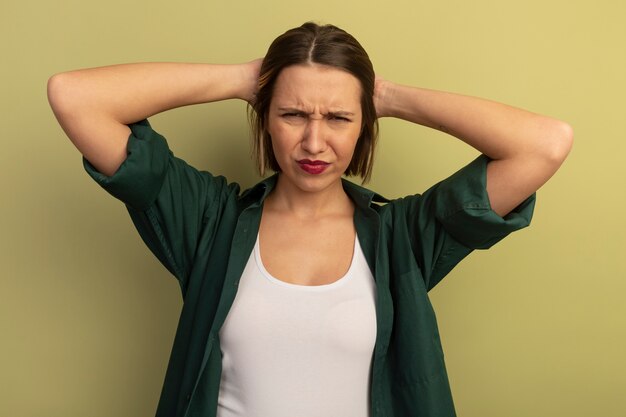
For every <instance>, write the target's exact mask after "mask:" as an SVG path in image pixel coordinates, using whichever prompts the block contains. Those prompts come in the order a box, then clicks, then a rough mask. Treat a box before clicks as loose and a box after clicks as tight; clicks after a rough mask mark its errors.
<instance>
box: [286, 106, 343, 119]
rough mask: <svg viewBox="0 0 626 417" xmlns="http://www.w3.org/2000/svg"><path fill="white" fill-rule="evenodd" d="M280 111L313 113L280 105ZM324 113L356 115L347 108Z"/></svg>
mask: <svg viewBox="0 0 626 417" xmlns="http://www.w3.org/2000/svg"><path fill="white" fill-rule="evenodd" d="M278 111H281V112H283V111H286V112H292V113H303V114H311V112H307V111H304V110H302V109H299V108H297V107H279V108H278ZM323 115H324V116H326V115H328V116H344V117H345V116H354V113H352V112H350V111H346V110H337V111H329V112H328V113H323Z"/></svg>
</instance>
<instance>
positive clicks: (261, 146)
mask: <svg viewBox="0 0 626 417" xmlns="http://www.w3.org/2000/svg"><path fill="white" fill-rule="evenodd" d="M298 65H300V66H302V65H322V66H327V67H331V68H335V69H339V70H342V71H345V72H347V73H348V74H350V75H352V76H353V77H355V78H356V79H357V80H358V83H359V85H360V88H361V96H360V104H361V111H362V118H361V119H362V123H361V128H360V135H359V138H358V141H357V143H356V146H355V149H354V154H353V157H352V160H351V161H350V164H349V165H348V167H347V169H346V171H345V174H347V175H359V176H361V177H362V178H363V180H364V181H367V179H368V178H369V177H370V175H371V171H372V163H373V156H374V147H375V143H376V137H377V133H378V122H377V118H376V109H375V107H374V100H373V95H374V83H375V74H374V69H373V67H372V63H371V61H370V59H369V57H368V55H367V53H366V52H365V50H364V49H363V47H362V46H361V45H360V44H359V43H358V41H357V40H356V39H354V37H352V35H350V34H348V33H347V32H345V31H344V30H342V29H339V28H337V27H335V26H332V25H324V26H319V25H317V24H315V23H305V24H304V25H302V26H300V27H297V28H293V29H290V30H288V31H287V32H285V33H284V34H282V35H280V36H279V37H278V38H276V39H275V40H274V42H272V44H271V45H270V47H269V49H268V51H267V54H266V55H265V57H264V59H263V64H262V66H261V71H260V78H259V90H258V92H257V97H256V100H255V102H254V104H253V105H252V108H253V109H254V111H251V112H250V119H251V124H252V128H253V133H254V152H255V156H256V159H257V164H258V166H259V169H260V171H261V172H262V173H263V172H264V170H265V169H267V168H269V169H271V170H273V171H276V172H280V171H281V169H280V166H279V164H278V162H277V160H276V157H275V156H274V152H273V149H272V138H271V135H270V134H269V130H268V115H269V109H270V105H271V103H272V98H273V95H274V91H275V85H276V81H277V80H278V78H279V75H280V74H281V72H282V71H283V70H284V69H285V68H288V67H291V66H298Z"/></svg>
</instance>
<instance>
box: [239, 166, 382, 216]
mask: <svg viewBox="0 0 626 417" xmlns="http://www.w3.org/2000/svg"><path fill="white" fill-rule="evenodd" d="M277 180H278V174H274V175H272V176H270V177H268V178H266V179H264V180H263V181H261V182H259V183H258V184H256V185H255V186H254V187H252V188H250V189H248V190H246V191H245V192H244V193H243V195H242V196H241V199H242V200H244V201H249V200H248V199H252V200H253V201H254V202H256V203H258V204H260V203H262V202H263V201H264V200H265V198H266V197H267V196H268V195H269V193H270V192H271V191H272V190H273V189H274V187H275V186H276V182H277ZM341 183H342V185H343V189H344V191H345V192H346V193H347V194H348V196H350V198H351V199H352V201H354V204H355V205H356V206H357V207H358V208H360V209H362V210H364V209H367V208H369V207H370V206H371V204H372V202H374V203H383V204H384V203H388V202H389V200H388V199H386V198H385V197H383V196H381V195H380V194H378V193H375V192H374V191H371V190H369V189H367V188H365V187H362V186H360V185H358V184H355V183H353V182H352V181H349V180H347V179H345V178H342V179H341ZM250 202H251V203H252V201H250Z"/></svg>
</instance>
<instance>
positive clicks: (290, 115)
mask: <svg viewBox="0 0 626 417" xmlns="http://www.w3.org/2000/svg"><path fill="white" fill-rule="evenodd" d="M281 116H282V117H287V118H291V117H294V118H296V117H306V116H307V115H306V114H305V113H300V112H288V113H283V114H282V115H281Z"/></svg>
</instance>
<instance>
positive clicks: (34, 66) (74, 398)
mask: <svg viewBox="0 0 626 417" xmlns="http://www.w3.org/2000/svg"><path fill="white" fill-rule="evenodd" d="M383 4H384V3H383V2H370V3H368V2H363V1H348V2H335V1H327V0H316V1H314V2H292V1H289V2H287V1H285V2H281V1H274V0H270V1H261V2H253V1H199V0H192V1H186V2H180V3H178V4H176V3H175V2H172V1H162V0H152V1H144V0H139V1H120V0H109V1H99V2H91V1H85V0H81V1H78V0H58V1H41V2H33V1H24V2H19V3H18V2H3V3H2V6H0V7H1V8H0V43H1V46H2V48H1V54H2V64H1V66H0V75H1V83H0V88H1V94H0V103H1V106H2V107H1V109H0V110H1V111H0V114H1V117H2V123H0V137H1V138H2V148H1V150H0V169H1V175H0V187H1V190H2V199H1V201H0V233H1V235H0V277H1V279H0V337H1V339H0V415H1V416H7V417H9V416H10V417H31V416H33V417H34V416H48V417H56V416H59V417H73V416H81V417H85V416H93V417H99V416H102V417H104V416H107V417H109V416H121V417H126V416H128V417H131V416H139V417H141V416H150V415H153V414H154V410H155V408H156V404H157V401H158V397H159V394H160V389H161V384H162V381H163V376H164V373H165V367H166V364H167V360H168V356H169V352H170V348H171V344H172V339H173V336H174V332H175V328H176V324H177V320H178V314H179V311H180V307H181V297H180V292H179V290H178V286H177V283H176V281H175V280H174V279H173V278H171V277H170V276H169V275H168V273H167V271H166V270H165V269H164V268H163V267H161V266H160V265H159V264H158V263H157V261H156V260H155V259H153V257H152V256H151V254H150V253H149V252H148V250H147V249H146V248H145V247H144V246H143V244H142V242H141V241H140V239H139V237H138V235H137V234H136V232H135V231H134V229H133V228H132V225H131V222H130V220H129V218H128V217H127V215H126V212H125V209H124V206H123V205H122V204H120V203H119V202H118V201H116V200H114V199H113V198H112V197H110V196H109V195H108V194H106V193H105V192H103V191H102V190H101V189H100V188H99V187H98V186H97V185H96V184H95V183H93V182H92V181H91V180H90V179H89V178H88V176H87V175H86V174H85V173H84V172H83V170H82V166H81V160H80V155H79V153H78V152H77V151H76V150H75V149H74V148H73V147H72V145H71V143H70V142H69V141H68V140H67V139H66V138H65V136H64V134H63V132H62V131H61V129H60V127H59V126H58V125H57V123H56V121H55V119H54V117H53V115H52V112H51V111H50V109H49V107H48V103H47V100H46V81H47V79H48V77H49V76H50V75H52V74H54V73H56V72H60V71H65V70H70V69H75V68H81V67H91V66H99V65H106V64H112V63H121V62H134V61H193V62H214V63H229V62H243V61H246V60H249V59H252V58H255V57H259V56H261V55H263V53H264V52H265V50H266V49H267V46H268V45H269V42H270V41H271V40H272V39H273V38H274V37H276V36H277V35H278V34H280V33H282V32H283V31H284V30H286V29H288V28H290V27H293V26H297V25H299V24H301V23H303V22H304V21H306V20H315V21H318V22H324V23H334V24H336V25H339V26H342V27H344V28H345V29H346V30H348V31H349V32H351V33H352V34H354V35H355V36H356V37H357V39H359V40H360V41H361V43H362V44H363V45H364V46H365V48H366V49H367V50H368V52H369V53H370V56H371V58H372V61H373V62H374V65H375V68H376V70H377V72H378V73H379V74H381V75H383V76H384V77H386V78H388V79H391V80H394V81H397V82H401V83H405V84H412V85H419V86H424V87H428V88H435V89H443V90H450V91H456V92H461V93H465V94H470V95H478V96H482V97H487V98H492V99H494V100H498V101H504V102H507V103H510V104H513V105H516V106H519V107H523V108H527V109H530V110H533V111H536V112H539V113H544V114H547V115H551V116H554V117H556V118H560V119H563V120H566V121H568V122H569V123H570V124H571V125H572V126H573V127H574V131H575V144H574V149H573V151H572V153H571V154H570V157H569V159H568V160H567V161H566V162H565V164H564V165H563V167H562V169H561V170H560V171H559V172H558V173H557V175H556V176H555V177H554V178H553V179H552V180H551V181H550V182H549V183H548V184H547V185H546V186H544V187H543V188H542V189H541V190H540V191H539V197H538V198H539V199H538V204H537V208H536V214H535V218H534V220H533V225H532V227H531V228H529V229H525V230H523V231H521V232H518V233H516V234H514V235H512V236H511V237H509V238H508V239H506V240H505V241H503V242H502V243H500V244H499V245H497V246H496V247H495V248H493V249H492V250H489V251H486V252H477V253H474V254H472V255H471V256H470V257H469V258H468V259H467V260H466V261H464V262H463V263H462V264H461V265H460V266H459V267H457V268H456V269H455V270H454V271H453V272H452V273H451V274H450V275H449V276H448V277H447V278H446V279H445V280H444V282H443V283H441V284H440V285H439V286H438V287H437V288H436V289H435V290H433V292H432V293H431V295H432V299H433V303H434V305H435V308H436V310H437V312H438V319H439V324H440V328H441V334H442V338H443V342H444V349H445V353H446V358H447V365H448V369H449V374H450V379H451V383H452V389H453V392H454V395H455V400H456V405H457V410H458V414H459V416H463V417H491V416H508V417H518V416H519V417H522V416H524V417H527V416H533V417H543V416H550V417H565V416H567V417H578V416H580V417H582V416H585V417H587V416H603V417H623V416H624V415H626V395H625V394H626V360H625V353H626V305H625V303H624V302H623V299H624V297H625V294H626V268H625V258H626V239H625V235H626V220H625V219H626V216H625V215H624V206H625V204H626V186H625V180H626V168H625V163H624V157H625V155H626V137H625V136H626V135H625V134H624V121H625V119H626V117H625V116H624V114H625V108H624V96H625V93H626V83H625V75H624V74H626V53H625V52H624V51H625V49H624V44H625V41H626V25H624V17H625V16H626V6H624V3H623V2H619V1H613V0H599V1H594V2H587V1H585V2H583V1H565V0H560V1H549V0H529V1H525V2H519V1H495V0H492V1H488V0H474V1H461V0H457V1H428V2H426V1H421V0H417V1H416V0H411V1H409V0H406V1H389V2H387V3H386V5H383ZM152 123H153V125H154V126H155V128H156V129H157V130H158V131H160V132H161V133H163V134H164V135H165V136H166V137H167V138H168V140H169V143H170V146H171V147H172V148H173V150H174V151H175V152H176V153H177V154H178V155H179V156H181V157H183V158H184V159H187V160H188V161H189V162H190V163H191V164H193V165H195V166H197V167H199V168H203V169H209V170H211V171H212V172H214V173H221V174H224V175H226V176H227V177H228V178H229V179H230V180H233V181H238V182H241V183H242V185H243V186H249V185H251V184H253V183H254V182H256V181H257V177H256V175H255V172H254V169H253V167H252V163H251V162H250V159H249V150H248V149H249V144H248V140H249V139H248V127H247V123H246V116H245V105H244V104H243V103H241V102H235V101H231V102H223V103H217V104H211V105H203V106H195V107H188V108H183V109H177V110H174V111H171V112H168V113H166V114H162V115H158V116H156V117H154V118H153V119H152ZM475 154H476V153H475V151H473V150H472V149H470V148H468V147H467V146H466V145H464V144H462V143H460V142H458V141H456V140H454V139H452V138H450V137H447V136H445V135H444V134H442V133H438V132H434V131H429V130H428V129H425V128H422V127H420V126H415V125H411V124H408V123H406V122H401V121H398V120H387V119H385V120H383V121H382V123H381V138H380V148H379V153H378V155H377V165H376V167H375V170H374V176H373V180H372V181H371V183H370V187H371V188H373V189H375V190H377V191H379V192H381V193H382V194H384V195H386V196H388V197H398V196H402V195H405V194H409V193H416V192H421V191H423V190H424V189H425V188H427V187H428V186H430V185H432V184H433V183H435V182H437V181H438V180H440V179H442V178H444V177H445V176H447V175H449V174H450V173H452V172H454V171H455V170H456V169H457V168H459V167H460V166H462V165H463V164H465V163H466V162H468V161H469V160H471V159H472V158H473V157H474V155H475Z"/></svg>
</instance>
